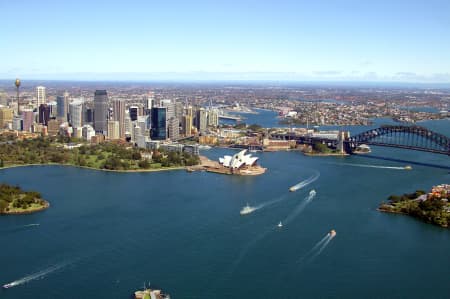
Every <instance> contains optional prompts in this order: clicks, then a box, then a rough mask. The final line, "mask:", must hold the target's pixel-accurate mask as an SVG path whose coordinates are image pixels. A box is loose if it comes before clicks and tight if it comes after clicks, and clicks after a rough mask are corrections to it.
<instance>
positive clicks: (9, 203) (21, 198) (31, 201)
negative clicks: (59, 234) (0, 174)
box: [0, 184, 50, 214]
mask: <svg viewBox="0 0 450 299" xmlns="http://www.w3.org/2000/svg"><path fill="white" fill-rule="evenodd" d="M49 206H50V204H49V203H48V202H47V201H45V200H44V199H42V197H41V194H40V193H39V192H35V191H23V190H22V189H20V187H17V186H10V185H7V184H1V185H0V214H29V213H34V212H38V211H42V210H45V209H47V208H48V207H49Z"/></svg>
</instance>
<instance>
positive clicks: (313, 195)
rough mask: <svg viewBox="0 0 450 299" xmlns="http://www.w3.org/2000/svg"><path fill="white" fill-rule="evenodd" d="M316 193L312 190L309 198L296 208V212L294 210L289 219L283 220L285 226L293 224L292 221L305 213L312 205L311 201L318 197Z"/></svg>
mask: <svg viewBox="0 0 450 299" xmlns="http://www.w3.org/2000/svg"><path fill="white" fill-rule="evenodd" d="M316 194H317V193H316V191H315V190H311V191H309V194H308V196H306V197H305V198H304V199H303V200H302V202H301V203H300V204H299V205H298V206H297V207H296V208H295V210H293V211H292V212H291V213H290V214H289V215H288V216H287V217H286V219H284V220H283V223H284V224H288V223H289V222H291V221H292V220H294V219H295V217H297V216H298V215H299V214H300V213H301V212H303V210H304V209H305V208H306V206H307V205H308V204H309V203H311V201H312V200H313V199H314V197H316Z"/></svg>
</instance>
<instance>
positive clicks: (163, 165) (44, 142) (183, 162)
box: [0, 137, 199, 172]
mask: <svg viewBox="0 0 450 299" xmlns="http://www.w3.org/2000/svg"><path fill="white" fill-rule="evenodd" d="M69 141H71V142H64V140H62V138H49V137H47V138H45V137H38V138H34V139H24V140H11V141H6V142H3V146H1V147H0V157H1V160H0V168H3V167H4V168H8V167H17V166H27V165H49V164H50V165H52V164H58V165H68V166H76V167H83V168H90V169H97V170H105V171H123V172H141V171H142V172H145V171H157V170H171V169H179V168H184V167H185V166H192V165H197V164H199V158H198V156H197V155H194V154H192V153H189V152H187V151H170V150H165V149H162V148H160V149H154V150H149V149H143V148H136V147H133V146H130V145H129V144H127V143H120V142H102V143H98V144H89V143H86V142H82V141H81V140H76V139H72V140H69Z"/></svg>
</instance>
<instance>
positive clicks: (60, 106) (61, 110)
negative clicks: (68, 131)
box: [56, 96, 69, 121]
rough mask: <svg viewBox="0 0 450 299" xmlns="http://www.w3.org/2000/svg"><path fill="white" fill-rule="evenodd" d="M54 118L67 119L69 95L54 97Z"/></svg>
mask: <svg viewBox="0 0 450 299" xmlns="http://www.w3.org/2000/svg"><path fill="white" fill-rule="evenodd" d="M56 110H57V113H56V118H57V119H59V120H61V121H67V114H68V113H69V97H66V96H57V97H56Z"/></svg>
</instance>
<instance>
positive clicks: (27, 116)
mask: <svg viewBox="0 0 450 299" xmlns="http://www.w3.org/2000/svg"><path fill="white" fill-rule="evenodd" d="M21 111H22V120H23V124H22V130H23V131H26V132H31V126H32V125H33V123H34V112H33V110H31V109H21Z"/></svg>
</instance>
